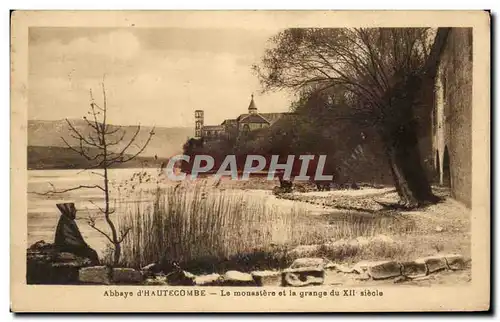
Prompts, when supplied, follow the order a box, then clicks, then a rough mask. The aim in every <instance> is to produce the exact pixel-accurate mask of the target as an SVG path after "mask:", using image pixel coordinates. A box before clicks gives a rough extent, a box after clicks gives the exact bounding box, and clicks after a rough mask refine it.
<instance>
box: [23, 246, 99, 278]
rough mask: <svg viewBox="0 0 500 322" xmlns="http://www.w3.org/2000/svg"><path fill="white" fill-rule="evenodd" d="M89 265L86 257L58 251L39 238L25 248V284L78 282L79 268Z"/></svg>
mask: <svg viewBox="0 0 500 322" xmlns="http://www.w3.org/2000/svg"><path fill="white" fill-rule="evenodd" d="M87 266H91V261H90V260H89V259H88V258H83V257H78V256H76V255H74V254H71V253H65V252H59V251H58V250H57V249H56V248H55V247H54V245H52V244H49V243H46V242H45V241H43V240H40V241H38V242H36V243H34V244H33V245H31V246H30V247H29V248H28V249H27V254H26V282H27V284H78V283H79V280H78V275H79V269H80V268H82V267H87Z"/></svg>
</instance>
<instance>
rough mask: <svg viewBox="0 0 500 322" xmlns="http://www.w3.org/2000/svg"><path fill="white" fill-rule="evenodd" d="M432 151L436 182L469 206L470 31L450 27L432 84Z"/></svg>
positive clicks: (470, 164) (470, 168) (470, 129)
mask: <svg viewBox="0 0 500 322" xmlns="http://www.w3.org/2000/svg"><path fill="white" fill-rule="evenodd" d="M434 86H435V87H434V93H435V100H434V108H433V110H432V148H433V154H434V166H435V169H436V173H437V177H438V180H439V183H440V184H441V185H444V186H448V187H450V190H451V195H452V197H453V198H455V199H457V200H458V201H460V202H462V203H464V204H465V205H467V206H469V207H470V206H471V188H472V182H471V177H472V28H452V29H451V31H450V33H449V35H448V39H447V43H446V46H445V48H444V51H443V52H442V55H441V59H440V63H439V67H438V72H437V75H436V78H435V83H434Z"/></svg>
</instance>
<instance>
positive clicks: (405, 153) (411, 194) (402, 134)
mask: <svg viewBox="0 0 500 322" xmlns="http://www.w3.org/2000/svg"><path fill="white" fill-rule="evenodd" d="M384 143H385V145H386V154H387V159H388V162H389V167H390V169H391V172H392V176H393V179H394V185H395V187H396V191H397V192H398V195H399V198H400V203H401V205H403V206H404V207H406V208H414V207H418V206H421V205H423V204H427V203H433V202H436V201H437V197H436V196H434V194H433V193H432V189H431V186H430V182H429V180H428V178H427V174H426V172H425V169H424V167H423V166H422V163H421V156H420V151H419V147H418V138H417V132H416V125H415V123H413V122H407V123H406V124H401V125H400V127H399V128H398V130H397V131H393V132H392V133H390V134H389V135H388V136H387V135H386V136H385V137H384Z"/></svg>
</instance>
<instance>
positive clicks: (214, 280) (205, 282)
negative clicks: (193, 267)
mask: <svg viewBox="0 0 500 322" xmlns="http://www.w3.org/2000/svg"><path fill="white" fill-rule="evenodd" d="M221 282H222V276H220V275H219V274H216V273H214V274H208V275H199V276H196V277H195V279H194V283H195V285H198V286H217V285H221Z"/></svg>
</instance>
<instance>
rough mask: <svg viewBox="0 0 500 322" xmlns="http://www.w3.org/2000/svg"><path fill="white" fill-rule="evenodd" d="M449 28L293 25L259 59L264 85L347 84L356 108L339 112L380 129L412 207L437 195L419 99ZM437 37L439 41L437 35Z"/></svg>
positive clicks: (401, 192) (319, 88)
mask: <svg viewBox="0 0 500 322" xmlns="http://www.w3.org/2000/svg"><path fill="white" fill-rule="evenodd" d="M448 32H449V28H439V29H438V30H437V32H435V30H432V29H430V28H354V29H351V28H342V29H329V28H307V29H287V30H285V31H283V32H280V33H279V34H277V35H276V36H274V37H273V38H272V39H271V42H272V44H273V47H271V48H269V49H267V50H266V52H265V54H264V56H263V58H262V61H261V64H260V65H257V66H254V69H255V71H256V72H257V75H258V76H259V79H260V81H261V84H262V85H263V89H264V91H271V90H283V89H291V90H300V89H303V88H305V87H307V86H314V88H315V89H316V90H317V91H322V90H328V89H332V88H335V89H340V92H341V93H343V94H342V98H343V100H344V101H345V102H346V103H347V104H346V105H347V106H348V108H341V109H339V110H336V111H335V112H332V113H333V114H334V115H335V117H336V118H338V119H350V120H353V121H355V122H358V123H359V124H360V126H364V127H367V128H370V129H373V130H374V131H375V132H376V133H377V135H378V136H379V137H380V139H381V141H382V143H383V145H384V154H385V157H386V159H387V162H388V165H389V166H390V169H391V172H392V175H393V179H394V184H395V187H396V190H397V191H398V194H399V196H400V199H401V203H402V205H403V206H405V207H414V206H418V205H420V204H423V203H427V202H434V201H436V200H437V198H436V197H435V196H434V195H433V194H432V191H431V188H430V183H429V181H428V179H427V177H426V175H425V171H424V169H423V167H422V163H421V157H420V153H419V150H418V136H417V132H418V112H419V111H418V109H417V108H416V101H417V99H418V95H419V92H420V90H421V89H422V87H423V84H425V82H428V81H430V80H432V79H433V78H434V76H435V73H436V68H437V64H438V59H439V56H440V53H441V51H442V49H443V47H444V45H445V43H446V38H447V35H448ZM433 39H434V40H433Z"/></svg>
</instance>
